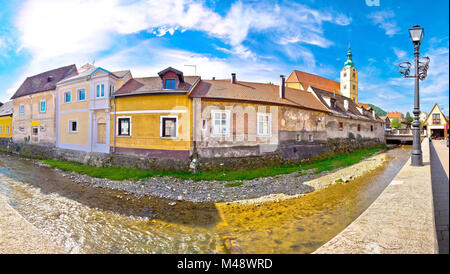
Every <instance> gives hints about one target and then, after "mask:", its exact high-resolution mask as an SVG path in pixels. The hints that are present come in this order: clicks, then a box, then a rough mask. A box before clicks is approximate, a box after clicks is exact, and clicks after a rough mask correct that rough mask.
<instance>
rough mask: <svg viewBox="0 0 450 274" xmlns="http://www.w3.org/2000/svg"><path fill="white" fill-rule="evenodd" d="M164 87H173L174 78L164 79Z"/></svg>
mask: <svg viewBox="0 0 450 274" xmlns="http://www.w3.org/2000/svg"><path fill="white" fill-rule="evenodd" d="M166 89H175V80H174V79H167V80H166Z"/></svg>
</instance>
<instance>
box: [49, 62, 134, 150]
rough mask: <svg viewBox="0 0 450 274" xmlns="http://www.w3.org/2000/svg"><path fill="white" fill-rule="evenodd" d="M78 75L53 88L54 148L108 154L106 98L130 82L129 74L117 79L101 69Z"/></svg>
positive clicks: (107, 99)
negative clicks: (55, 107) (55, 103)
mask: <svg viewBox="0 0 450 274" xmlns="http://www.w3.org/2000/svg"><path fill="white" fill-rule="evenodd" d="M80 75H81V76H78V77H77V76H75V77H73V78H72V79H68V80H65V81H62V82H61V83H59V84H58V86H57V98H58V114H59V115H58V119H57V120H58V121H57V124H58V126H57V132H58V133H57V146H58V147H60V148H66V149H74V150H82V151H88V152H104V153H109V151H110V140H109V132H110V119H109V118H110V115H109V114H110V111H111V106H110V98H111V95H112V93H113V92H114V90H116V89H118V88H120V87H121V85H122V84H123V83H124V82H126V81H128V80H129V79H130V78H131V73H128V74H127V75H125V76H124V77H123V78H118V77H116V76H114V75H112V74H111V73H110V72H108V71H106V70H104V69H101V68H97V67H94V66H88V67H87V68H86V71H84V72H83V71H81V72H80ZM97 90H98V92H97ZM69 98H70V99H69Z"/></svg>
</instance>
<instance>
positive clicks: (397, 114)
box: [386, 112, 403, 119]
mask: <svg viewBox="0 0 450 274" xmlns="http://www.w3.org/2000/svg"><path fill="white" fill-rule="evenodd" d="M386 116H387V117H389V118H390V119H391V118H402V116H403V114H402V113H401V112H388V113H387V114H386Z"/></svg>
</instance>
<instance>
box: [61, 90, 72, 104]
mask: <svg viewBox="0 0 450 274" xmlns="http://www.w3.org/2000/svg"><path fill="white" fill-rule="evenodd" d="M67 93H70V101H69V102H66V94H67ZM62 99H63V100H62V102H63V104H70V103H72V90H71V89H69V90H65V91H63V98H62Z"/></svg>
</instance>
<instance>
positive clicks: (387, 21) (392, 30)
mask: <svg viewBox="0 0 450 274" xmlns="http://www.w3.org/2000/svg"><path fill="white" fill-rule="evenodd" d="M367 18H369V19H371V21H372V23H373V24H374V25H376V26H378V27H380V28H381V29H383V30H384V31H385V33H386V35H388V36H389V37H392V36H394V35H395V34H397V33H398V32H399V31H400V28H399V27H398V26H397V22H396V21H395V20H394V18H395V13H394V12H393V11H390V10H389V11H377V12H372V13H370V14H369V15H367Z"/></svg>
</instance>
